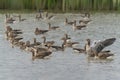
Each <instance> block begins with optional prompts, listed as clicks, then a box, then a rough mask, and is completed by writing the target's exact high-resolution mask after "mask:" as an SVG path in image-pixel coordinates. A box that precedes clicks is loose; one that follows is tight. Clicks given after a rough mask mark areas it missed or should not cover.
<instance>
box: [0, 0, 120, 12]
mask: <svg viewBox="0 0 120 80" xmlns="http://www.w3.org/2000/svg"><path fill="white" fill-rule="evenodd" d="M0 9H13V10H18V9H32V10H39V9H45V10H59V11H64V12H65V11H70V10H95V11H97V10H120V0H0Z"/></svg>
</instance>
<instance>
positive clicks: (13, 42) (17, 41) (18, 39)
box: [9, 37, 23, 48]
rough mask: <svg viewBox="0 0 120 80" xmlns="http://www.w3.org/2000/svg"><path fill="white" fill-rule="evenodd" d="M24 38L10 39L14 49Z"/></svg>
mask: <svg viewBox="0 0 120 80" xmlns="http://www.w3.org/2000/svg"><path fill="white" fill-rule="evenodd" d="M22 39H23V38H20V37H18V38H10V39H9V40H10V43H11V45H12V48H14V46H17V45H18V44H19V41H20V40H22Z"/></svg>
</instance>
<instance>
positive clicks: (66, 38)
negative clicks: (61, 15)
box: [61, 33, 71, 41]
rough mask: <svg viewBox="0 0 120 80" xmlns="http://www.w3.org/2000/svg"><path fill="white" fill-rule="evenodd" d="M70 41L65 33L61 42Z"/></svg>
mask: <svg viewBox="0 0 120 80" xmlns="http://www.w3.org/2000/svg"><path fill="white" fill-rule="evenodd" d="M70 39H71V37H69V35H68V34H67V33H65V34H64V36H63V37H62V38H61V40H66V41H69V40H70Z"/></svg>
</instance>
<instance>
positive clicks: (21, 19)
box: [18, 14, 26, 22]
mask: <svg viewBox="0 0 120 80" xmlns="http://www.w3.org/2000/svg"><path fill="white" fill-rule="evenodd" d="M18 18H19V22H21V21H25V20H26V19H25V18H22V17H21V15H20V14H19V16H18Z"/></svg>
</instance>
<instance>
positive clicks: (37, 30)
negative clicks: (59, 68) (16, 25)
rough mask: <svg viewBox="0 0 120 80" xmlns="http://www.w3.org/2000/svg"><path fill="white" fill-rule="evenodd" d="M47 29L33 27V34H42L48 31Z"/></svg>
mask: <svg viewBox="0 0 120 80" xmlns="http://www.w3.org/2000/svg"><path fill="white" fill-rule="evenodd" d="M48 31H49V30H40V29H38V28H36V29H35V31H34V33H35V35H40V34H44V33H46V32H48Z"/></svg>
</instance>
